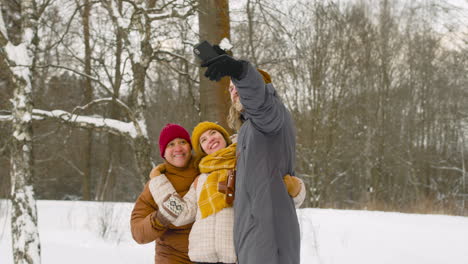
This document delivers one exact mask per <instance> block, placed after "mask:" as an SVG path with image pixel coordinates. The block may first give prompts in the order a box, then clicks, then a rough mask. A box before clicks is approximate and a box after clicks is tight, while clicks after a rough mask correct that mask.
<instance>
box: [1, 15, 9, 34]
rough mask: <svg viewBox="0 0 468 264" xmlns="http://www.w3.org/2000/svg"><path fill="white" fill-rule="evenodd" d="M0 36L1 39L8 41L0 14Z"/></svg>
mask: <svg viewBox="0 0 468 264" xmlns="http://www.w3.org/2000/svg"><path fill="white" fill-rule="evenodd" d="M0 34H2V35H3V37H5V39H8V34H7V30H6V27H5V21H3V16H2V14H0Z"/></svg>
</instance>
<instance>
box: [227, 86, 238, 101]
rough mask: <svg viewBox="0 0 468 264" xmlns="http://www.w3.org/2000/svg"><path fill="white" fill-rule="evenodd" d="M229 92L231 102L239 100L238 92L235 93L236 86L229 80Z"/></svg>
mask: <svg viewBox="0 0 468 264" xmlns="http://www.w3.org/2000/svg"><path fill="white" fill-rule="evenodd" d="M229 94H230V95H231V102H232V103H233V104H235V103H237V102H238V101H239V94H238V93H237V88H236V86H235V85H234V83H232V81H230V82H229Z"/></svg>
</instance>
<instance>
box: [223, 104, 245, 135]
mask: <svg viewBox="0 0 468 264" xmlns="http://www.w3.org/2000/svg"><path fill="white" fill-rule="evenodd" d="M242 109H243V107H242V104H241V103H240V101H237V102H236V103H231V107H229V114H228V117H227V124H228V126H229V128H231V129H232V130H234V131H239V129H240V127H241V126H242V123H244V122H243V120H242V117H241V113H242Z"/></svg>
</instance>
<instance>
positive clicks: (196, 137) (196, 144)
mask: <svg viewBox="0 0 468 264" xmlns="http://www.w3.org/2000/svg"><path fill="white" fill-rule="evenodd" d="M210 129H214V130H216V131H218V132H220V133H221V134H222V135H223V137H224V140H226V144H227V146H229V145H231V139H230V138H229V133H228V132H227V131H226V129H224V128H223V127H222V126H220V125H218V124H216V123H213V122H208V121H205V122H201V123H199V124H198V125H197V126H195V128H194V129H193V131H192V138H191V139H192V146H193V150H194V151H195V155H196V156H198V158H201V157H204V156H206V153H205V152H204V151H203V150H202V148H201V145H200V137H201V135H202V134H203V133H204V132H205V131H207V130H210Z"/></svg>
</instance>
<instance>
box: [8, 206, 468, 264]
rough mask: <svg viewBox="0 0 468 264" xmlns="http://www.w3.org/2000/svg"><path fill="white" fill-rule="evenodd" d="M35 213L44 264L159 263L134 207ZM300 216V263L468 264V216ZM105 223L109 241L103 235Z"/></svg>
mask: <svg viewBox="0 0 468 264" xmlns="http://www.w3.org/2000/svg"><path fill="white" fill-rule="evenodd" d="M4 204H5V201H3V202H2V201H1V200H0V227H5V228H4V229H2V228H0V232H2V233H0V256H2V264H13V257H12V247H11V232H10V229H9V226H10V224H9V220H10V219H9V212H8V210H6V208H7V206H4ZM37 206H38V214H39V215H38V216H39V231H40V237H41V249H42V252H41V255H42V262H43V263H47V264H55V263H57V264H58V263H67V264H83V263H113V264H124V263H154V243H149V244H146V245H138V244H137V243H136V242H135V241H133V239H132V236H131V233H130V224H129V222H130V221H129V220H130V214H131V210H132V208H133V203H99V202H70V201H42V200H41V201H38V202H37ZM297 212H298V217H299V223H300V226H301V263H302V264H311V263H320V264H342V263H348V264H375V263H379V264H380V263H382V264H394V263H399V264H414V263H424V264H440V263H450V264H466V263H468V254H466V245H468V235H467V234H468V217H457V216H446V215H417V214H401V213H384V212H371V211H352V210H332V209H310V208H308V209H298V210H297ZM103 221H104V222H103ZM106 221H107V222H106ZM103 224H105V225H107V227H108V228H110V229H111V230H112V231H111V232H113V233H112V235H110V236H105V235H104V236H103V235H102V227H103ZM70 256H73V257H72V258H70Z"/></svg>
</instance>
